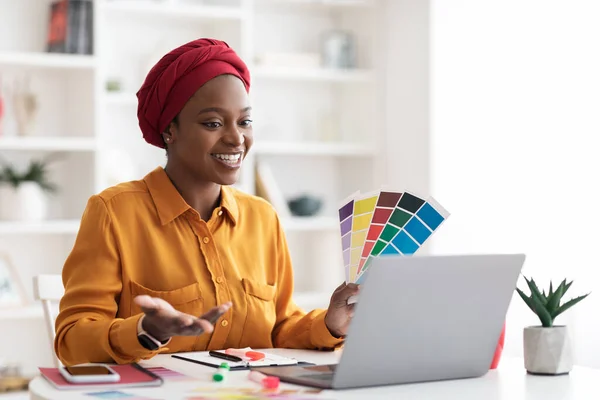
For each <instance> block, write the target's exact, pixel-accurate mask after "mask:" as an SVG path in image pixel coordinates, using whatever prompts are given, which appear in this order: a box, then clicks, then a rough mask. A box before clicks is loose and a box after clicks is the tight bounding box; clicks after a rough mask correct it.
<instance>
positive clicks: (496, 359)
mask: <svg viewBox="0 0 600 400" xmlns="http://www.w3.org/2000/svg"><path fill="white" fill-rule="evenodd" d="M505 334H506V324H504V326H503V327H502V333H501V334H500V340H499V341H498V345H497V346H496V352H495V353H494V358H493V360H492V365H491V366H490V369H496V368H498V364H499V363H500V358H501V357H502V350H504V336H505Z"/></svg>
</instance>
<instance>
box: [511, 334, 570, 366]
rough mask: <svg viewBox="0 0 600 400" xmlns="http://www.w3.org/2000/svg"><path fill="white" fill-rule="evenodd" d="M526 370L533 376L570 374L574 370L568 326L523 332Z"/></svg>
mask: <svg viewBox="0 0 600 400" xmlns="http://www.w3.org/2000/svg"><path fill="white" fill-rule="evenodd" d="M523 351H524V356H525V369H526V370H527V372H529V373H531V374H541V375H561V374H568V373H569V372H570V371H571V369H572V368H573V351H572V348H571V341H570V338H569V333H568V330H567V327H566V326H554V327H551V328H544V327H541V326H530V327H527V328H525V329H524V330H523Z"/></svg>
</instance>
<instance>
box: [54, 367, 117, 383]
mask: <svg viewBox="0 0 600 400" xmlns="http://www.w3.org/2000/svg"><path fill="white" fill-rule="evenodd" d="M58 371H59V372H60V374H61V375H62V376H63V378H65V379H66V380H67V381H68V382H71V383H98V382H118V381H119V380H120V379H121V376H120V375H119V374H118V373H117V372H116V371H115V370H114V369H112V368H111V367H109V366H108V365H105V364H90V365H74V366H71V367H62V366H61V367H60V368H59V369H58Z"/></svg>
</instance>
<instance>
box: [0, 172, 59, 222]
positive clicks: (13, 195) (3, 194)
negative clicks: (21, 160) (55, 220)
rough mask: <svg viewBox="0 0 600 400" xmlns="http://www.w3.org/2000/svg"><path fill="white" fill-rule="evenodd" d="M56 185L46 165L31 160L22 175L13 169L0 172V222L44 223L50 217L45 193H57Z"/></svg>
mask: <svg viewBox="0 0 600 400" xmlns="http://www.w3.org/2000/svg"><path fill="white" fill-rule="evenodd" d="M56 190H57V187H56V185H54V184H53V183H51V182H50V181H49V180H48V171H47V163H46V162H45V161H32V162H31V163H30V164H29V167H28V169H27V170H26V171H25V172H23V173H19V172H18V171H17V170H16V169H15V167H14V166H11V165H7V164H4V166H3V167H2V169H0V219H3V220H11V221H41V220H43V219H45V218H46V214H47V197H46V193H54V192H55V191H56Z"/></svg>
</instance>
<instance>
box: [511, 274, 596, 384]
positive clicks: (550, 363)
mask: <svg viewBox="0 0 600 400" xmlns="http://www.w3.org/2000/svg"><path fill="white" fill-rule="evenodd" d="M525 281H526V282H527V286H528V287H529V290H530V291H531V294H530V296H527V295H526V294H525V293H524V292H523V291H522V290H521V289H519V288H517V292H518V293H519V295H520V296H521V298H522V299H523V301H524V302H525V304H527V306H528V307H529V308H530V309H531V311H533V312H534V313H535V314H536V315H537V316H538V318H539V319H540V321H541V323H542V325H541V326H529V327H526V328H525V329H524V330H523V351H524V356H525V369H526V370H527V372H529V373H532V374H544V375H559V374H566V373H569V372H570V371H571V369H572V368H573V354H572V349H571V343H570V339H569V335H568V332H567V327H566V326H565V325H554V320H555V319H556V317H558V316H559V315H560V314H562V313H564V312H565V311H567V310H568V309H569V308H571V307H573V306H574V305H575V304H577V303H579V302H580V301H581V300H583V299H584V298H586V297H587V296H588V295H589V293H588V294H585V295H583V296H579V297H576V298H573V299H571V300H569V301H567V302H566V303H563V304H561V299H562V298H563V296H564V295H565V293H567V290H569V287H571V284H572V283H573V282H572V281H571V282H568V283H567V280H566V279H565V280H563V281H562V282H561V283H560V285H559V286H558V287H557V288H556V290H554V289H553V288H552V282H550V288H549V289H548V293H547V294H546V291H545V290H542V291H541V292H540V290H539V288H538V287H537V285H536V283H535V281H534V280H533V279H527V278H525Z"/></svg>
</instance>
